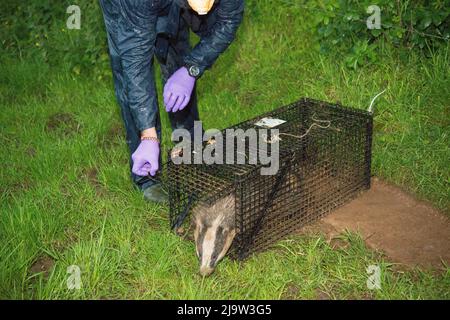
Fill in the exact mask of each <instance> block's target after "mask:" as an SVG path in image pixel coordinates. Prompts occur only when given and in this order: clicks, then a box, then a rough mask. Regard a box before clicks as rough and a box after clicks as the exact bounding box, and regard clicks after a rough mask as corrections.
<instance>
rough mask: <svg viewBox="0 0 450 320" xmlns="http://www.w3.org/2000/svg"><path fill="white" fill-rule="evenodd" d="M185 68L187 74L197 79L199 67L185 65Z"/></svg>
mask: <svg viewBox="0 0 450 320" xmlns="http://www.w3.org/2000/svg"><path fill="white" fill-rule="evenodd" d="M186 68H187V69H188V72H189V75H190V76H191V77H194V78H195V79H198V77H199V76H200V68H199V67H198V66H196V65H193V64H191V65H186Z"/></svg>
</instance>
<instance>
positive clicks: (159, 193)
mask: <svg viewBox="0 0 450 320" xmlns="http://www.w3.org/2000/svg"><path fill="white" fill-rule="evenodd" d="M143 193H144V198H145V200H147V201H149V202H156V203H167V202H169V196H168V195H167V193H166V191H164V190H163V188H162V186H161V184H159V183H158V184H154V185H151V186H150V187H148V188H146V189H144V190H143Z"/></svg>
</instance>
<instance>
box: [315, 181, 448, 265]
mask: <svg viewBox="0 0 450 320" xmlns="http://www.w3.org/2000/svg"><path fill="white" fill-rule="evenodd" d="M309 228H312V229H313V230H314V229H316V230H317V229H320V231H321V232H323V233H325V234H326V235H327V236H328V237H329V239H330V240H331V242H332V239H333V238H334V237H335V236H336V235H338V234H340V233H341V232H343V231H345V230H349V231H353V232H357V233H359V234H360V235H361V236H362V237H363V239H365V241H366V243H367V245H368V246H369V247H371V248H374V249H377V250H380V251H382V252H384V253H385V254H386V255H387V256H388V258H389V260H390V261H392V262H396V263H401V264H405V265H406V266H411V267H415V266H419V267H425V268H439V269H440V268H443V267H444V264H443V262H444V263H445V264H446V265H447V266H450V219H449V218H448V217H446V216H445V215H444V214H442V213H440V212H438V211H437V210H436V209H434V208H433V207H431V206H430V205H428V204H426V203H424V202H421V201H418V200H416V199H415V198H414V197H413V196H411V195H409V194H407V193H405V192H404V191H402V190H401V189H400V188H398V187H395V186H392V185H389V184H387V183H385V182H382V181H380V180H379V179H377V178H374V179H373V180H372V187H371V189H370V190H369V191H367V192H365V193H363V194H362V195H361V196H360V197H358V198H357V199H356V200H354V201H352V202H350V203H349V204H347V205H345V206H343V207H341V208H339V209H337V210H336V211H334V212H333V213H331V214H330V215H328V216H326V217H325V218H323V219H322V220H321V221H319V222H318V223H316V224H315V225H313V226H311V227H309Z"/></svg>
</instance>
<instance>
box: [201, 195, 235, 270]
mask: <svg viewBox="0 0 450 320" xmlns="http://www.w3.org/2000/svg"><path fill="white" fill-rule="evenodd" d="M194 223H195V232H194V237H195V245H196V250H197V256H198V258H199V261H200V274H201V275H202V276H205V277H206V276H209V275H211V274H212V273H213V272H214V269H215V268H216V266H217V264H218V263H219V261H220V260H222V258H223V257H224V256H225V255H226V253H227V252H228V250H229V249H230V247H231V244H232V243H233V239H234V237H235V235H236V231H235V228H234V198H233V197H232V196H228V197H226V198H225V199H222V200H220V201H219V202H218V203H216V204H214V205H213V206H209V207H205V206H200V207H199V208H198V209H197V211H196V213H195V215H194Z"/></svg>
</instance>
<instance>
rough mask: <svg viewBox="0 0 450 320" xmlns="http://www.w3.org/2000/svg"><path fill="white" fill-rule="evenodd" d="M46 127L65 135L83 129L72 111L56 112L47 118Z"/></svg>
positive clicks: (49, 130) (50, 130)
mask: <svg viewBox="0 0 450 320" xmlns="http://www.w3.org/2000/svg"><path fill="white" fill-rule="evenodd" d="M45 129H46V130H47V131H48V132H55V133H58V134H61V135H63V136H70V135H73V134H75V133H78V132H79V131H80V130H81V123H80V122H78V121H77V120H76V119H75V116H74V115H73V114H71V113H63V112H60V113H55V114H53V115H51V116H50V117H49V118H48V119H47V123H46V124H45Z"/></svg>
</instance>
